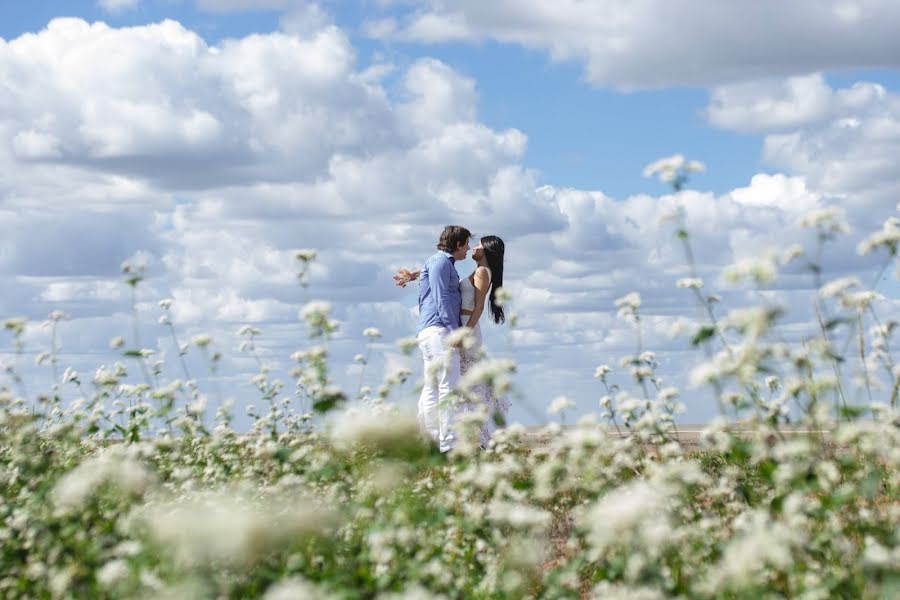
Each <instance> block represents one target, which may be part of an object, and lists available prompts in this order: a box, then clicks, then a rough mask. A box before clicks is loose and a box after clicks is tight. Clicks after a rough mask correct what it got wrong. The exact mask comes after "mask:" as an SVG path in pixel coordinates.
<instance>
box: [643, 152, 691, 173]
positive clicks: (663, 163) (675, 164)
mask: <svg viewBox="0 0 900 600" xmlns="http://www.w3.org/2000/svg"><path fill="white" fill-rule="evenodd" d="M684 165H685V160H684V156H683V155H681V154H673V155H672V156H667V157H665V158H660V159H659V160H657V161H655V162H652V163H650V164H649V165H647V166H646V167H644V172H643V175H644V177H653V176H654V175H656V174H657V173H659V174H663V173H669V172H676V171H678V169H681V168H682V167H684Z"/></svg>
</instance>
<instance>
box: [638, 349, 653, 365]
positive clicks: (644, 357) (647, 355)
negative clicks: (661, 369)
mask: <svg viewBox="0 0 900 600" xmlns="http://www.w3.org/2000/svg"><path fill="white" fill-rule="evenodd" d="M638 358H639V360H640V361H641V362H645V363H652V362H653V361H655V360H656V353H654V352H652V351H650V350H644V351H643V352H641V355H640V356H639V357H638Z"/></svg>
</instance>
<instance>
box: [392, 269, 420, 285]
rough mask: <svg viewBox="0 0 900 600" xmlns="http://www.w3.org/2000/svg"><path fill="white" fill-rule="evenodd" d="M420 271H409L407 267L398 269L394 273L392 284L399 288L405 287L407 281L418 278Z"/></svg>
mask: <svg viewBox="0 0 900 600" xmlns="http://www.w3.org/2000/svg"><path fill="white" fill-rule="evenodd" d="M421 273H422V271H421V270H419V269H417V270H415V271H410V270H409V269H398V270H397V274H396V275H394V285H396V286H397V287H401V288H402V287H406V284H407V283H410V282H412V281H415V280H416V279H418V278H419V275H420V274H421Z"/></svg>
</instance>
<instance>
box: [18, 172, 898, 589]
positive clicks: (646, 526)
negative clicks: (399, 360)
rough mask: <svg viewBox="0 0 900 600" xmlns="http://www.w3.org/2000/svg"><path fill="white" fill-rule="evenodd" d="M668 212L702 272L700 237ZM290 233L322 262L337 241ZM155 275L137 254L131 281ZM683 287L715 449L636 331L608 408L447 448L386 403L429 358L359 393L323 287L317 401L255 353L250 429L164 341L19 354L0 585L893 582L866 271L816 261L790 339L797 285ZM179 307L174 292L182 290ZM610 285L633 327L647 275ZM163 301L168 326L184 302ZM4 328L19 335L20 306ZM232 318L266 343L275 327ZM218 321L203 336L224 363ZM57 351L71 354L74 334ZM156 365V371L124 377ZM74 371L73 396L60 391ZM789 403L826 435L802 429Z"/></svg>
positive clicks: (832, 219) (313, 363)
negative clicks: (158, 345)
mask: <svg viewBox="0 0 900 600" xmlns="http://www.w3.org/2000/svg"><path fill="white" fill-rule="evenodd" d="M698 168H699V166H698V164H697V163H693V162H691V163H686V162H685V161H683V160H681V159H679V158H677V157H676V158H675V159H674V160H673V159H669V160H668V161H662V162H660V163H655V164H654V165H651V168H650V171H649V174H651V175H652V174H657V175H660V176H661V178H662V179H663V180H664V181H666V182H668V183H670V184H672V185H673V186H674V187H675V188H676V189H680V188H681V186H682V185H684V183H685V181H686V178H687V174H688V173H690V172H691V171H693V170H697V169H698ZM672 216H673V218H674V222H675V224H676V235H677V236H678V239H680V240H681V241H682V242H683V244H684V247H685V250H686V256H687V257H688V261H689V263H690V264H691V267H692V269H693V265H692V261H691V258H690V257H691V256H692V255H693V251H692V248H691V246H690V242H691V238H690V235H689V233H688V232H687V231H686V230H685V229H684V227H683V225H682V223H683V221H682V215H679V214H675V215H672ZM805 224H806V226H808V227H810V228H811V229H813V230H814V231H816V232H818V238H819V240H820V242H821V243H822V244H825V243H827V242H828V241H829V240H831V239H833V238H834V237H835V236H837V235H843V230H844V226H843V225H842V223H841V221H840V218H839V215H838V214H837V213H835V212H831V211H828V212H821V213H817V214H814V215H810V216H809V217H808V218H807V220H806V222H805ZM898 243H900V220H898V219H896V218H895V217H891V218H890V219H888V221H887V222H886V223H885V225H884V228H883V230H882V231H879V232H876V233H875V234H873V235H871V236H869V237H867V238H865V239H864V240H863V241H862V242H861V243H860V248H859V250H860V252H861V253H871V252H878V253H883V254H884V255H885V269H886V268H888V267H890V266H891V265H892V264H893V261H894V259H895V257H896V254H897V249H898ZM297 258H298V261H299V263H298V264H299V265H300V280H301V283H302V284H304V285H305V283H306V281H305V274H306V272H307V268H308V267H309V264H310V263H311V262H312V261H314V260H315V258H316V256H315V253H314V252H311V251H301V252H299V253H298V255H297ZM798 259H800V256H799V253H798V251H796V250H794V249H789V250H788V251H785V252H782V253H778V254H773V255H771V256H766V257H762V258H760V259H759V260H757V261H752V262H744V263H738V264H736V265H733V266H732V267H731V268H729V269H728V270H727V272H726V273H725V276H726V277H728V278H731V279H732V280H736V281H751V282H752V281H756V282H764V281H766V280H767V279H769V278H771V277H772V276H773V275H774V273H775V272H776V270H777V269H778V267H779V265H780V264H783V263H785V262H787V261H792V260H798ZM809 264H810V265H811V269H810V270H811V273H812V276H817V274H818V273H819V272H821V269H820V268H819V267H818V265H816V264H815V263H814V261H813V260H811V259H809ZM140 280H141V273H140V272H139V271H136V270H134V269H132V268H128V269H126V283H127V284H128V285H131V286H132V287H135V286H137V285H139V284H140ZM678 287H680V288H684V289H683V291H682V293H685V294H689V295H693V296H695V297H696V300H697V302H698V306H700V307H701V308H702V309H703V311H704V314H705V315H706V316H705V319H706V321H705V322H701V323H699V324H698V326H697V328H696V329H695V330H694V331H692V332H691V335H690V338H691V339H690V343H692V344H693V345H694V346H697V347H698V348H700V349H702V350H705V352H706V357H707V359H706V360H705V361H704V362H701V363H700V364H698V365H696V366H695V367H694V368H693V371H692V372H691V379H692V381H693V382H694V383H696V384H697V385H700V386H703V387H705V388H707V389H709V390H710V391H711V392H712V394H713V395H714V397H715V398H716V399H717V400H718V401H719V410H720V412H721V415H722V416H721V417H719V418H717V419H716V420H714V421H713V422H712V423H711V424H710V425H709V426H708V428H707V429H706V430H705V431H704V433H703V435H702V436H701V444H700V447H699V448H697V447H695V446H689V445H687V444H685V443H682V441H681V440H680V437H679V432H678V428H677V425H676V424H675V420H674V415H676V414H677V413H678V412H679V401H678V397H679V392H678V390H675V389H673V388H666V387H662V386H660V385H659V382H658V379H657V377H656V374H655V373H656V367H657V362H656V357H655V355H654V354H653V353H652V352H650V351H646V350H643V349H639V350H638V351H637V352H636V353H635V354H634V355H632V356H627V357H624V358H623V359H622V360H621V363H620V369H621V373H623V374H624V376H625V377H626V378H629V380H630V381H632V382H633V385H632V386H631V389H630V390H625V389H622V388H621V387H619V386H615V385H612V384H611V383H610V382H611V381H612V379H611V378H612V374H613V373H614V372H615V369H614V368H612V367H609V366H607V365H601V366H600V367H598V368H597V373H596V376H597V379H598V386H599V388H598V389H600V390H605V393H606V395H605V396H604V397H603V399H602V400H601V406H602V408H603V410H604V412H603V413H602V414H599V415H596V416H594V417H588V418H584V419H582V420H580V421H579V422H578V423H577V424H576V425H573V426H568V427H561V426H559V425H557V424H551V425H548V426H546V427H544V428H543V429H542V430H541V431H540V432H537V434H535V432H534V431H527V430H526V429H525V428H524V427H522V426H518V425H510V426H508V427H505V428H502V429H500V430H499V431H498V433H497V434H496V435H495V437H494V439H493V440H492V443H491V446H490V447H489V448H488V449H487V450H481V449H480V448H479V447H478V441H477V436H478V419H480V418H483V417H484V415H482V414H480V413H478V412H471V413H467V416H466V420H465V422H464V428H465V435H464V436H463V441H462V442H461V443H460V445H459V447H458V448H456V449H455V450H454V451H453V452H451V453H449V454H448V455H442V454H440V453H439V452H437V451H436V449H435V448H434V447H433V446H432V445H430V444H429V443H427V442H426V441H425V440H424V439H423V438H422V437H421V436H420V434H419V430H418V426H417V423H416V421H415V419H414V417H413V416H411V415H409V414H406V413H404V412H403V411H401V410H399V409H398V408H397V407H396V406H393V405H391V404H390V403H388V402H387V401H386V400H385V399H386V398H387V397H388V395H389V392H390V390H391V389H392V388H393V387H394V386H396V385H397V384H398V383H401V380H402V379H403V378H405V377H406V376H407V375H408V374H404V373H400V374H399V375H393V376H391V377H389V378H388V379H387V380H386V381H385V383H384V386H383V387H382V388H381V389H380V390H376V391H375V392H374V393H371V394H367V395H365V397H363V398H362V399H354V398H353V394H348V393H347V392H345V391H342V390H341V389H338V388H336V387H335V386H334V385H332V382H331V380H330V378H329V370H328V356H329V352H328V340H329V337H330V336H331V334H332V333H333V332H334V330H335V327H336V324H335V322H334V321H333V320H332V319H331V317H330V314H329V306H328V305H327V304H325V303H309V304H307V305H306V306H305V307H304V308H303V309H302V311H301V318H302V319H303V320H304V321H305V323H306V325H307V326H308V328H309V333H310V338H311V341H310V344H309V345H308V346H307V347H306V349H305V350H302V351H298V352H297V353H295V354H294V355H293V357H292V358H293V359H294V360H295V361H296V368H295V370H294V372H293V376H294V377H295V383H296V386H297V390H298V395H299V399H298V398H296V397H294V396H293V390H292V391H291V392H290V393H285V392H284V390H283V389H282V385H281V384H280V383H279V382H277V381H275V380H272V379H270V377H269V374H268V373H267V372H266V370H265V368H263V367H262V365H261V370H260V373H259V375H257V376H256V377H255V378H254V385H255V386H256V387H257V388H258V389H259V392H260V397H261V399H262V404H263V406H266V407H267V409H266V410H263V411H260V412H259V413H258V414H254V422H253V424H252V426H251V428H250V430H249V431H247V432H243V431H242V432H237V431H235V430H234V428H233V427H232V419H233V415H232V412H231V408H230V407H228V406H223V407H221V408H219V409H218V410H217V411H216V414H215V416H214V417H212V416H209V417H208V418H204V415H205V413H206V411H207V408H206V395H205V393H204V392H203V390H201V389H200V388H199V386H198V384H197V383H196V381H194V380H191V379H189V378H187V376H186V378H185V379H184V380H175V381H170V382H166V383H159V384H155V383H153V382H155V379H154V377H151V376H149V375H151V374H152V373H153V372H154V369H155V365H154V364H153V363H152V362H151V361H150V359H149V352H147V351H145V350H143V349H136V350H124V351H123V353H124V355H125V357H127V359H128V360H127V361H126V362H127V363H128V364H129V365H132V366H133V368H132V367H131V366H129V367H126V366H125V365H124V364H119V365H116V366H114V367H111V368H100V369H98V370H97V371H96V373H95V374H94V376H93V377H92V378H90V380H89V381H88V380H82V378H81V377H80V376H79V375H78V374H77V373H75V372H74V371H72V370H71V369H65V370H64V372H63V373H61V374H59V376H58V378H57V382H58V384H57V385H55V386H54V387H53V388H52V389H51V390H49V391H48V392H47V393H46V394H44V395H40V396H28V395H27V394H26V392H25V390H26V388H25V387H24V385H22V384H23V383H24V382H22V380H21V378H20V377H19V375H18V374H17V371H16V369H15V368H14V366H8V367H7V374H8V375H9V377H8V380H9V385H8V387H0V477H2V480H3V495H2V504H0V511H2V514H3V526H2V528H0V597H2V598H254V597H263V598H266V599H269V600H275V599H289V598H363V597H365V598H437V597H444V598H581V597H592V598H605V599H616V598H634V599H638V598H639V599H656V598H673V597H675V598H747V599H757V598H805V599H808V600H812V599H827V598H873V599H874V598H884V599H888V598H897V597H900V475H898V467H900V413H898V412H897V396H898V390H900V368H898V365H897V364H896V363H895V362H894V360H893V358H892V356H891V352H890V338H891V336H892V334H893V333H894V331H895V330H896V329H897V322H896V321H893V320H883V319H880V318H879V316H878V315H877V314H876V313H875V311H874V309H873V299H874V298H875V295H874V293H873V292H871V291H867V290H863V289H861V285H860V284H859V282H858V281H854V280H840V281H832V282H817V285H816V287H817V288H818V290H819V291H818V293H817V294H816V295H815V298H814V299H813V301H814V304H815V309H816V315H817V320H818V323H817V327H818V331H819V334H818V335H816V336H815V337H811V338H809V339H805V340H802V341H801V342H799V343H796V344H789V343H785V342H783V341H780V337H779V336H777V335H773V333H774V332H775V331H776V330H777V326H778V319H779V315H780V312H779V309H778V308H777V307H775V306H771V305H768V304H763V305H760V306H758V307H756V308H753V309H749V310H748V309H743V310H733V311H730V312H728V311H726V310H723V309H722V308H721V307H719V306H716V305H715V304H714V301H715V298H714V296H712V295H711V294H710V293H708V292H706V291H705V287H704V282H703V281H701V280H700V279H699V278H698V277H697V276H696V273H693V276H692V277H689V278H685V279H682V280H680V281H679V282H678ZM170 305H171V302H170V301H166V300H164V301H162V302H161V303H160V307H161V308H162V309H163V310H164V311H165V314H166V315H167V314H168V309H169V307H170ZM617 306H618V310H619V314H620V316H621V317H622V318H623V319H627V320H629V321H632V322H633V323H634V326H635V327H636V328H637V330H638V331H640V327H641V300H640V297H639V296H638V295H637V294H629V295H628V296H625V297H623V298H621V299H620V300H619V301H618V302H617ZM717 311H718V312H720V313H722V316H721V318H720V317H719V316H718V315H717ZM61 318H64V315H61V314H59V313H55V314H53V315H51V319H50V326H51V327H53V326H54V324H55V323H56V322H57V321H58V320H59V319H61ZM161 323H162V324H163V325H166V326H168V327H172V335H173V337H174V336H175V330H174V325H173V324H172V322H171V319H170V318H169V317H168V316H164V317H163V319H162V320H161ZM5 328H6V330H7V331H8V332H9V333H10V334H11V335H12V336H13V339H14V340H15V342H16V344H17V345H20V344H21V343H22V342H21V340H22V332H23V330H24V323H23V322H22V321H20V320H16V319H11V320H7V321H6V322H5ZM838 333H842V334H844V337H846V335H849V336H850V339H851V340H853V345H852V348H853V352H859V351H862V353H863V357H862V359H861V361H862V365H863V372H864V373H865V376H864V377H863V380H864V381H862V382H861V385H864V386H867V388H868V389H870V390H871V394H872V398H873V401H872V403H871V404H867V405H865V406H856V405H849V404H848V403H846V402H845V401H844V398H845V392H846V390H844V389H843V388H844V385H843V384H842V382H844V381H846V377H845V376H844V375H845V373H844V372H843V371H845V370H846V368H847V367H846V364H847V362H848V361H849V360H850V359H851V357H850V356H849V355H847V356H844V353H845V352H847V350H846V346H845V345H844V343H843V342H844V339H843V337H841V338H840V339H838ZM239 334H240V335H241V336H242V337H243V338H244V340H245V342H244V346H243V349H244V350H246V351H248V352H251V353H252V352H254V351H255V344H256V343H257V339H258V337H259V336H260V335H261V333H260V331H258V330H256V329H254V328H253V327H249V326H245V327H243V328H241V330H240V331H239ZM378 335H379V333H378V331H377V330H367V331H366V336H367V337H369V338H375V337H377V336H378ZM209 342H210V340H209V338H206V337H198V338H195V339H194V340H192V345H193V347H194V348H195V351H198V352H201V353H208V356H207V359H208V360H209V361H210V362H211V363H213V364H214V363H215V362H216V361H217V358H218V357H217V356H216V355H215V353H213V352H211V349H210V345H209ZM117 345H120V346H122V347H123V348H124V340H121V343H117ZM401 345H402V346H403V347H404V348H405V350H406V351H412V349H413V348H411V347H410V345H409V344H408V343H404V342H402V341H401ZM39 359H40V360H46V361H50V363H51V365H52V366H53V369H54V371H55V370H56V368H57V362H58V357H57V356H56V353H55V349H52V350H51V352H49V353H47V354H46V355H44V356H41V357H39ZM366 360H367V359H366V357H364V356H361V357H360V362H365V361H366ZM129 361H130V362H129ZM514 369H515V365H513V364H511V363H509V362H505V361H486V362H485V363H484V364H483V367H482V368H480V369H478V371H477V377H476V376H472V377H470V378H468V381H466V382H465V385H466V386H468V385H476V384H489V385H493V386H494V387H495V389H496V390H497V391H498V393H499V392H502V391H505V390H508V389H509V386H510V373H511V372H512V371H514ZM61 370H62V369H61ZM129 371H134V373H130V372H129ZM186 371H187V370H186V369H185V373H186ZM142 372H143V373H142ZM142 374H144V375H148V376H147V377H145V378H144V380H145V381H147V382H151V383H130V382H133V381H135V380H136V378H135V377H134V376H138V378H139V377H140V376H141V375H142ZM138 380H139V379H138ZM60 386H73V387H74V389H77V390H78V394H80V398H79V399H78V400H77V401H75V402H74V403H72V404H67V405H63V403H62V401H61V400H60V396H61V395H60V393H59V391H60ZM463 387H465V386H463ZM465 393H466V390H465V389H461V390H460V398H461V399H463V400H464V399H465ZM601 393H603V392H601ZM304 407H309V410H308V411H307V410H305V408H304ZM567 407H568V403H567V402H566V401H565V399H557V401H554V409H555V410H558V411H564V410H566V409H567ZM789 408H791V409H792V410H789ZM737 419H740V420H741V426H740V430H739V431H737V430H735V429H734V428H733V427H732V424H733V423H734V422H735V420H737ZM787 424H791V425H799V426H802V428H803V429H807V430H809V431H810V432H811V433H808V434H797V435H791V436H786V435H785V434H784V433H783V430H784V427H785V425H787ZM823 430H826V431H828V435H827V436H825V435H824V434H823V433H821V432H822V431H823ZM621 433H626V434H627V435H620V434H621Z"/></svg>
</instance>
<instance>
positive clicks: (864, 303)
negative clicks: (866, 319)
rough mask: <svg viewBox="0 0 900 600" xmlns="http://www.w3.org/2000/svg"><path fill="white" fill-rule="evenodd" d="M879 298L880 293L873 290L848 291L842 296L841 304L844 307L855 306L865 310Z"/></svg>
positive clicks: (859, 309)
mask: <svg viewBox="0 0 900 600" xmlns="http://www.w3.org/2000/svg"><path fill="white" fill-rule="evenodd" d="M877 298H878V294H876V293H875V292H872V291H864V292H853V293H846V294H844V295H843V296H841V306H843V307H844V308H855V309H856V310H858V311H860V312H863V311H864V310H866V309H867V308H868V307H869V305H870V304H872V302H874V301H875V300H876V299H877Z"/></svg>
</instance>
